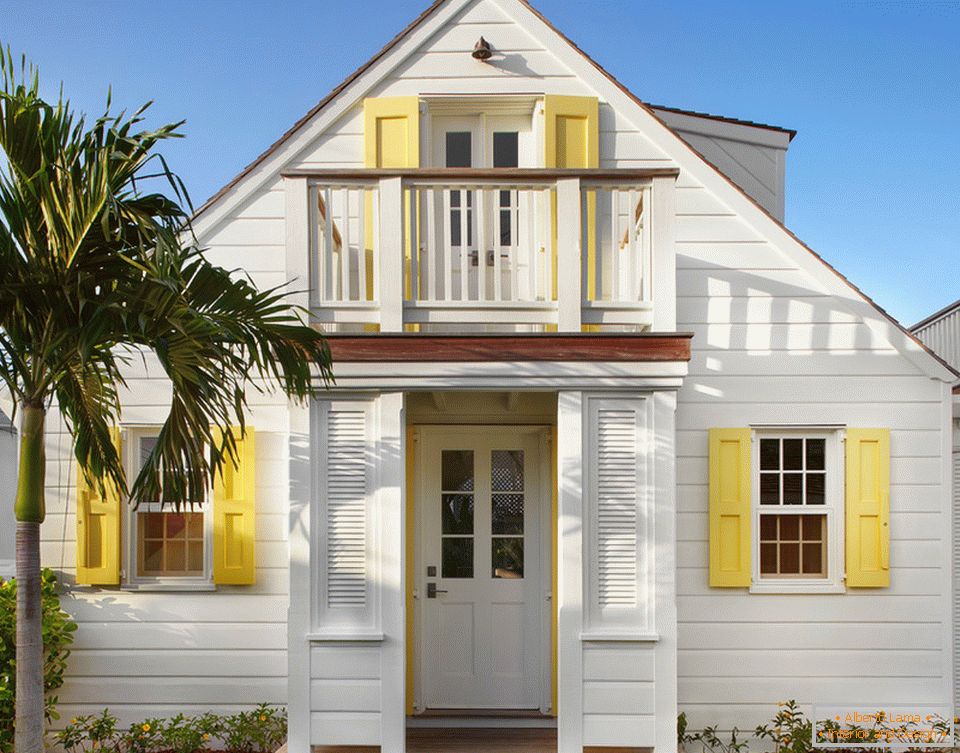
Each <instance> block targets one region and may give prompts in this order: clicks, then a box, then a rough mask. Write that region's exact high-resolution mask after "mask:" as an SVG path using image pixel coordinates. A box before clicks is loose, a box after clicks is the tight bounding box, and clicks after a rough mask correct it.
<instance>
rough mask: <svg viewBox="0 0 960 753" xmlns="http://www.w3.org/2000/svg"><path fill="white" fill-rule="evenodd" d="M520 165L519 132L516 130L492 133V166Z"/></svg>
mask: <svg viewBox="0 0 960 753" xmlns="http://www.w3.org/2000/svg"><path fill="white" fill-rule="evenodd" d="M519 165H520V134H519V133H517V132H516V131H510V132H504V133H494V134H493V166H494V167H518V166H519Z"/></svg>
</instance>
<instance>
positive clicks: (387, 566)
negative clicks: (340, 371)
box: [377, 392, 407, 753]
mask: <svg viewBox="0 0 960 753" xmlns="http://www.w3.org/2000/svg"><path fill="white" fill-rule="evenodd" d="M377 402H378V403H379V410H378V412H379V423H380V432H379V440H378V448H377V458H378V460H379V474H378V482H379V485H380V489H379V494H378V495H377V496H378V506H379V510H378V512H379V518H380V520H379V526H378V527H379V532H380V535H379V540H380V547H379V548H380V568H379V570H380V578H381V586H380V589H381V590H380V594H381V596H380V598H381V610H382V611H381V614H382V617H381V619H382V623H381V624H382V626H383V645H382V648H381V655H380V662H381V664H380V666H381V676H380V683H381V684H380V694H381V695H380V720H381V743H380V751H381V753H404V750H405V746H406V725H407V720H406V716H405V714H406V695H405V690H406V666H407V663H406V624H407V623H406V600H405V598H404V594H405V593H406V574H405V570H406V568H405V567H404V561H403V559H404V552H405V551H406V526H405V525H404V521H405V520H406V513H405V508H406V494H405V491H406V432H405V431H404V423H405V417H404V407H403V393H402V392H390V393H385V394H382V395H380V398H379V399H378V401H377Z"/></svg>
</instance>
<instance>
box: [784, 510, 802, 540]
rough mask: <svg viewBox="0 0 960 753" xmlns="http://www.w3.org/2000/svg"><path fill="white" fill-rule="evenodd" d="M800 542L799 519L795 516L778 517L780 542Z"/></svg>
mask: <svg viewBox="0 0 960 753" xmlns="http://www.w3.org/2000/svg"><path fill="white" fill-rule="evenodd" d="M799 540H800V518H799V517H798V516H796V515H781V516H780V541H799Z"/></svg>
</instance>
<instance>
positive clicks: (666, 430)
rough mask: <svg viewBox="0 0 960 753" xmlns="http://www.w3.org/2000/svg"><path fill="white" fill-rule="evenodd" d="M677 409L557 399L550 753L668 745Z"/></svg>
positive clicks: (650, 394) (660, 398) (647, 400)
mask: <svg viewBox="0 0 960 753" xmlns="http://www.w3.org/2000/svg"><path fill="white" fill-rule="evenodd" d="M675 410H676V393H675V392H674V391H672V390H652V391H646V390H637V391H632V392H623V391H591V392H560V393H559V396H558V412H557V434H558V447H557V460H558V468H557V471H558V476H559V478H558V550H559V551H558V558H557V560H558V573H557V575H558V589H557V600H558V603H557V608H558V632H559V634H558V654H559V655H558V662H557V676H558V686H559V687H558V691H559V692H558V700H557V715H558V720H557V725H558V753H583V751H584V750H589V751H594V750H595V751H598V752H599V751H603V750H604V749H610V750H613V749H617V750H628V751H633V750H636V749H640V748H655V749H656V750H657V751H664V752H668V751H671V750H675V749H676V718H677V616H676V566H675V561H676V552H675V549H676V543H675V538H676V535H675V526H676V524H675V515H676V502H675V496H676V492H675V468H674V466H675V452H674V425H675V417H674V414H675ZM612 683H615V686H613V685H612ZM611 687H616V692H615V693H612V694H611V690H610V688H611ZM651 691H652V692H651Z"/></svg>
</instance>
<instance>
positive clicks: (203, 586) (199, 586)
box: [120, 583, 217, 593]
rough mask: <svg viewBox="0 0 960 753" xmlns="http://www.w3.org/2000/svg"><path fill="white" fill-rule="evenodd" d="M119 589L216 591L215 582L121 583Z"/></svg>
mask: <svg viewBox="0 0 960 753" xmlns="http://www.w3.org/2000/svg"><path fill="white" fill-rule="evenodd" d="M120 590H121V591H156V592H161V593H162V592H169V593H178V592H179V593H189V592H194V591H200V592H209V591H216V590H217V586H216V584H215V583H123V584H121V585H120Z"/></svg>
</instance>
